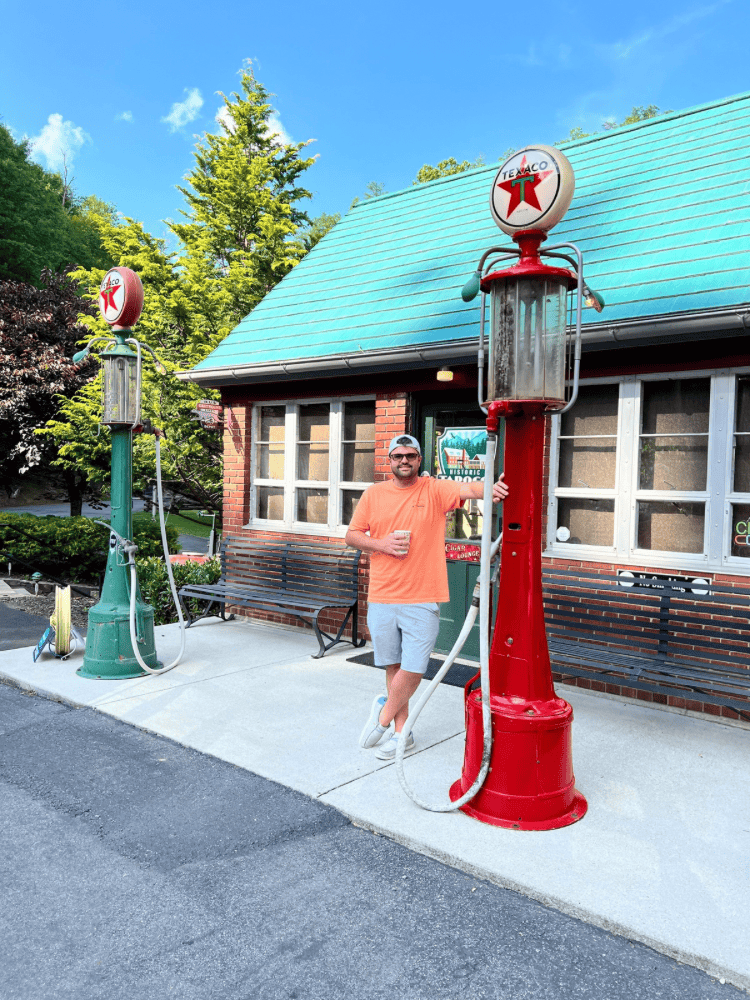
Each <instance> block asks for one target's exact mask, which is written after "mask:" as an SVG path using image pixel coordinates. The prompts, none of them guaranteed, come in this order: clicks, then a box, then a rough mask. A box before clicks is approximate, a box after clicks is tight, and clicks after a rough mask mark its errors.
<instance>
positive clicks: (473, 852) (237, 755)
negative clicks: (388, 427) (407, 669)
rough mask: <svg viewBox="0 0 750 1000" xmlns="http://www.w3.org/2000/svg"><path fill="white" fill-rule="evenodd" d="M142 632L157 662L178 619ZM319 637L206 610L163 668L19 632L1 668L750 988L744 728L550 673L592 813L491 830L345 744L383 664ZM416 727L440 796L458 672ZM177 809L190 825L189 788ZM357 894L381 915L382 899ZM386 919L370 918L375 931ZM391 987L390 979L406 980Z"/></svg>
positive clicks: (455, 760)
mask: <svg viewBox="0 0 750 1000" xmlns="http://www.w3.org/2000/svg"><path fill="white" fill-rule="evenodd" d="M155 632H156V647H157V650H158V652H159V654H160V657H161V658H162V659H163V661H164V662H170V661H171V660H172V658H173V657H174V656H175V653H176V650H177V646H178V629H177V626H174V625H167V626H159V627H158V628H157V629H156V630H155ZM316 647H317V644H316V642H315V640H314V638H313V636H312V634H311V632H310V631H309V630H305V629H285V628H281V627H274V626H271V625H264V624H260V623H257V622H256V623H253V622H249V621H248V620H246V619H238V620H235V621H229V622H221V621H220V620H218V619H205V620H203V621H201V622H199V623H198V624H197V625H195V626H193V627H192V628H191V629H190V630H189V631H188V632H187V635H186V652H185V656H184V659H183V661H182V662H181V663H180V664H179V665H178V666H177V667H176V668H175V669H174V670H171V671H169V672H168V673H166V674H163V675H161V676H156V677H152V676H147V677H141V678H134V679H129V680H115V681H101V680H96V679H84V678H82V677H80V676H78V675H77V674H76V672H75V671H76V669H77V667H78V666H79V665H80V663H81V655H82V654H81V653H80V652H77V653H75V654H74V655H73V656H72V657H71V658H70V659H69V660H67V661H60V660H56V659H54V658H53V657H52V656H48V655H47V654H46V653H45V654H43V655H42V657H41V658H40V659H39V660H38V661H37V662H36V663H34V662H33V660H32V657H31V650H30V649H28V648H25V649H15V650H9V651H5V652H1V653H0V678H5V679H6V680H8V681H10V682H12V683H14V684H16V685H18V686H20V687H23V688H26V689H29V690H33V691H36V692H38V693H40V694H44V695H47V696H48V697H51V698H53V699H56V700H58V701H60V702H63V703H65V704H68V705H74V706H79V707H80V708H81V709H83V708H88V709H96V710H97V712H98V713H101V714H102V715H105V716H110V717H111V718H112V719H117V720H119V721H120V722H124V723H128V724H129V725H130V726H133V727H136V730H143V731H145V732H150V733H154V734H157V735H158V736H159V737H166V738H168V739H172V740H175V741H176V742H177V743H179V744H181V745H182V746H183V747H187V748H189V749H190V750H192V751H198V752H200V753H205V754H208V755H209V756H211V757H214V758H218V759H220V760H222V761H224V762H226V763H227V764H228V765H236V766H238V767H239V768H241V769H242V770H243V771H245V772H249V773H251V774H253V775H256V776H258V777H259V778H265V779H268V780H270V781H272V782H275V783H277V784H279V785H283V786H285V787H286V788H287V789H289V790H292V791H295V792H298V793H301V794H302V795H303V796H305V797H307V798H308V799H310V800H314V801H316V802H317V803H318V804H319V805H326V806H328V807H332V808H333V809H334V810H336V811H337V812H338V813H339V814H341V815H342V816H344V817H346V819H347V820H350V821H352V822H353V823H354V824H356V825H357V826H359V827H361V828H364V829H367V830H369V831H371V832H373V833H377V834H380V835H383V836H384V837H386V838H388V839H389V840H390V841H393V842H395V843H396V844H400V845H402V846H403V847H406V848H409V849H410V850H411V851H413V852H416V853H418V854H421V855H423V856H425V857H427V858H431V859H433V860H437V861H440V862H443V863H445V864H447V865H448V866H450V867H451V868H452V869H455V870H456V871H460V872H463V873H464V875H467V876H471V877H473V878H475V879H479V880H481V881H483V882H485V883H488V884H493V885H495V886H496V887H500V888H503V889H510V890H513V891H515V892H519V893H521V894H522V895H523V896H525V897H528V898H529V899H531V900H536V902H537V903H541V904H543V906H545V907H549V908H551V909H554V910H556V911H558V912H559V913H561V914H565V915H567V916H568V917H572V918H579V919H582V920H583V921H585V923H586V924H589V925H592V926H595V927H598V928H600V929H602V930H603V931H606V932H611V933H615V934H616V935H618V936H619V938H621V939H623V940H625V941H632V942H640V944H642V945H647V946H649V947H650V948H653V949H654V950H655V951H658V952H659V953H661V955H662V956H667V957H668V958H671V959H677V960H678V961H680V962H683V963H685V964H688V965H691V966H693V967H695V968H696V969H701V970H703V972H704V973H708V975H709V976H711V977H713V978H715V979H721V978H723V979H725V980H726V981H727V983H732V984H733V985H735V986H740V987H742V988H744V989H746V990H747V989H750V933H749V932H748V927H749V921H748V917H747V900H748V898H750V872H749V871H748V857H750V801H749V797H748V795H747V783H748V779H747V775H748V762H749V761H750V728H749V727H747V726H745V727H743V726H740V725H730V724H726V725H725V724H722V723H719V722H711V721H708V720H706V719H703V718H693V717H690V716H688V715H685V714H679V713H677V712H667V711H659V710H658V709H656V708H653V707H650V706H648V705H645V704H643V703H637V702H629V701H625V700H622V699H620V700H618V699H613V698H607V697H602V696H599V695H597V694H594V693H591V692H586V691H582V690H580V689H577V688H566V687H564V686H562V685H560V686H559V687H558V691H559V692H562V693H564V697H566V698H567V699H568V700H569V701H570V703H571V704H572V705H573V708H574V711H575V722H574V725H573V762H574V767H575V773H576V779H577V785H578V788H579V790H580V791H581V792H583V794H585V795H586V797H587V799H588V804H589V809H588V812H587V814H586V816H585V817H584V818H583V819H582V820H581V821H580V822H578V823H575V824H574V825H573V826H570V827H566V828H564V829H560V830H553V831H547V832H544V833H522V832H519V831H514V830H505V829H500V828H497V827H492V826H488V825H486V824H484V823H479V822H477V821H476V820H473V819H471V818H470V817H468V816H466V815H465V814H463V813H455V812H454V813H448V814H443V813H433V812H428V811H425V810H423V809H420V808H418V807H417V806H416V805H414V804H413V803H412V802H411V801H410V800H409V799H408V798H407V797H406V795H405V794H404V792H403V791H402V789H401V787H400V785H399V782H398V781H397V780H396V774H395V769H394V765H393V763H392V762H385V761H380V760H378V759H377V758H376V757H375V756H374V753H373V751H368V750H363V749H361V748H360V747H359V746H358V742H357V741H358V736H359V733H360V730H361V727H362V725H363V723H364V719H365V717H366V715H367V712H368V710H369V706H370V704H371V702H372V699H373V697H374V696H375V694H378V693H380V692H381V691H382V689H383V672H382V671H380V670H377V669H374V668H372V667H369V666H367V665H365V664H363V663H361V662H356V661H357V660H358V659H359V657H360V654H361V652H362V651H361V650H357V651H355V650H353V649H352V647H351V646H350V645H349V646H345V645H341V646H338V647H336V648H335V649H333V650H331V651H330V652H328V653H327V654H326V656H325V657H324V658H323V659H322V660H315V659H313V658H312V656H311V654H312V653H314V652H315V651H316ZM415 738H416V740H417V752H415V753H414V754H413V755H411V756H410V757H409V758H408V759H407V761H406V774H407V778H408V781H409V783H410V785H411V786H412V787H413V788H415V790H416V791H417V792H418V793H419V795H420V796H421V797H422V798H425V799H427V800H428V801H433V802H440V801H446V800H447V791H448V786H449V785H450V783H451V782H452V781H453V780H455V778H456V777H458V775H459V774H460V770H461V762H462V755H463V743H464V726H463V692H462V691H461V689H460V688H456V687H451V686H446V685H441V686H440V687H439V688H438V690H437V692H436V693H435V696H434V697H433V699H432V700H431V702H430V704H429V705H428V707H427V709H426V710H425V712H424V713H423V715H422V716H421V717H420V720H419V723H418V725H417V727H416V728H415ZM66 746H67V745H66V744H65V743H64V742H60V744H59V751H58V752H59V754H60V755H61V756H65V755H66V754H68V752H70V753H71V754H72V758H71V759H72V760H74V762H75V766H76V767H81V768H83V769H84V771H86V769H88V770H89V771H90V772H91V775H92V776H91V780H90V786H91V794H95V793H96V794H100V792H99V791H97V788H98V784H99V782H100V781H101V780H102V776H101V775H100V776H98V777H97V775H99V772H98V771H97V770H96V768H95V767H94V764H93V762H92V759H91V756H92V755H91V754H89V753H87V752H83V751H80V750H74V749H72V748H71V750H70V751H68V750H67V749H66ZM97 752H98V751H94V753H93V756H94V757H96V753H97ZM25 756H26V758H27V759H28V760H29V767H33V766H35V765H34V764H33V762H32V761H31V757H33V753H31V752H28V753H26V755H25ZM92 768H93V769H92ZM107 773H109V772H107ZM112 778H113V780H115V778H114V775H113V776H112ZM14 780H16V779H14ZM117 780H119V779H117ZM115 783H116V782H115ZM101 794H106V793H101ZM136 800H137V796H135V798H134V799H133V802H134V803H135V802H136ZM183 808H184V822H185V823H187V824H189V823H190V822H191V821H192V820H191V816H192V810H194V809H200V793H199V792H197V793H196V795H195V796H189V797H188V799H187V800H186V802H185V803H184V806H183ZM154 809H155V810H156V816H157V817H158V816H160V815H161V813H159V806H158V804H157V803H155V804H154ZM124 822H125V823H127V817H125V818H124ZM154 822H155V823H156V819H154ZM159 822H161V820H159ZM259 822H260V819H259ZM144 823H146V820H145V819H144ZM32 825H33V824H32ZM157 828H158V829H161V827H159V826H158V824H157ZM219 828H220V827H219ZM169 836H171V833H170V834H169ZM176 836H177V833H176V832H175V837H176ZM294 881H295V883H300V878H299V877H298V876H295V877H294ZM368 893H369V890H368ZM386 895H388V893H386ZM475 895H476V894H475ZM303 898H304V892H303ZM371 902H372V905H373V906H375V908H376V910H377V913H378V915H379V916H382V915H383V912H384V911H382V910H381V909H380V903H381V902H382V901H381V900H380V899H375V900H371ZM336 905H339V904H338V903H335V904H334V909H333V910H332V911H331V913H330V915H329V919H334V917H335V906H336ZM316 912H317V911H316ZM397 916H398V914H397V913H394V919H395V918H396V917H397ZM320 919H324V918H323V917H321V918H320ZM385 919H386V921H387V918H385ZM102 926H104V925H103V924H102ZM337 926H338V924H337ZM398 927H399V924H398V921H397V922H396V923H395V924H394V925H393V929H391V926H390V924H388V923H387V922H386V923H384V924H383V929H384V933H385V932H387V934H388V936H389V937H393V936H394V935H396V936H398V934H399V931H398ZM146 932H147V927H144V933H146ZM414 933H415V929H414V925H413V924H411V923H409V924H408V934H414ZM419 940H420V941H422V940H423V939H422V938H419ZM378 968H381V967H380V966H378ZM368 982H369V980H368ZM705 982H706V984H708V982H709V980H708V979H707V980H706V981H705ZM397 985H398V988H397V989H396V990H395V992H397V993H398V992H399V990H401V989H403V988H404V987H405V982H404V981H403V980H398V981H397ZM550 988H551V987H550ZM0 995H2V994H0ZM103 995H106V994H103ZM217 995H219V996H221V995H222V994H220V993H219V994H217ZM247 995H248V996H250V995H253V994H252V991H249V992H248V994H247ZM256 995H257V994H256ZM270 995H274V994H270ZM282 995H283V994H282ZM289 995H291V993H290V994H289ZM372 995H378V994H372ZM405 995H409V996H411V995H414V996H421V995H422V994H420V993H408V991H407V992H406V994H405ZM456 995H457V996H464V995H465V994H464V993H463V992H462V991H461V990H459V991H458V993H457V994H456ZM490 995H492V994H490ZM498 995H506V994H498ZM507 995H510V994H507ZM654 995H658V994H654Z"/></svg>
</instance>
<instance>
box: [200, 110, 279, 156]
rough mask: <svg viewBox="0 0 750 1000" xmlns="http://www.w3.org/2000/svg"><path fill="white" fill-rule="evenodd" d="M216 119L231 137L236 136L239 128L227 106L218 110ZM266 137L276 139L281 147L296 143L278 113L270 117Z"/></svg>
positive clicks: (273, 113) (273, 112) (275, 112)
mask: <svg viewBox="0 0 750 1000" xmlns="http://www.w3.org/2000/svg"><path fill="white" fill-rule="evenodd" d="M214 117H215V119H216V121H217V122H218V123H219V125H220V126H223V128H224V130H225V131H226V132H227V133H228V134H229V135H234V133H235V131H236V128H237V126H236V125H235V123H234V119H233V118H232V112H231V111H230V110H229V108H228V107H227V106H226V104H222V105H221V107H220V108H217V109H216V114H215V116H214ZM266 135H268V136H271V137H274V138H275V140H276V144H277V145H279V146H288V145H289V144H290V143H293V142H294V139H292V137H291V136H290V135H289V133H288V132H287V130H286V129H285V128H284V126H283V125H282V124H281V119H280V118H279V113H278V111H272V112H271V114H270V115H269V116H268V128H267V129H266Z"/></svg>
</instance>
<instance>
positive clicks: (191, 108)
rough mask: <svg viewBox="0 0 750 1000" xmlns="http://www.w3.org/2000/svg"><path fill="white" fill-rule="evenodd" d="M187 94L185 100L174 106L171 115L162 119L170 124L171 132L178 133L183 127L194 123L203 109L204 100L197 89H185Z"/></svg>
mask: <svg viewBox="0 0 750 1000" xmlns="http://www.w3.org/2000/svg"><path fill="white" fill-rule="evenodd" d="M185 93H186V94H187V97H186V98H185V100H184V101H181V102H176V103H175V104H173V105H172V110H171V111H170V112H169V114H168V115H165V116H164V117H163V118H162V121H163V122H168V123H169V131H170V132H176V131H177V129H179V128H182V127H183V125H187V123H188V122H191V121H194V119H196V118H197V117H198V115H199V114H200V110H201V108H202V107H203V98H202V97H201V92H200V90H198V88H197V87H192V88H191V89H190V90H188V88H187V87H185Z"/></svg>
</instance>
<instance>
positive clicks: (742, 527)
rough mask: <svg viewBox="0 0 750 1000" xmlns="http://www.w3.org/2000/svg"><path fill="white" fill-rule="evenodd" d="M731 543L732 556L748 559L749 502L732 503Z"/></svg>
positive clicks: (749, 545)
mask: <svg viewBox="0 0 750 1000" xmlns="http://www.w3.org/2000/svg"><path fill="white" fill-rule="evenodd" d="M730 530H731V532H732V544H731V547H730V552H731V553H732V555H733V556H739V557H740V558H742V559H750V504H747V503H737V504H732V523H731V525H730Z"/></svg>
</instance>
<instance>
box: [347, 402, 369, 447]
mask: <svg viewBox="0 0 750 1000" xmlns="http://www.w3.org/2000/svg"><path fill="white" fill-rule="evenodd" d="M374 440H375V404H374V403H344V441H374Z"/></svg>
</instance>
